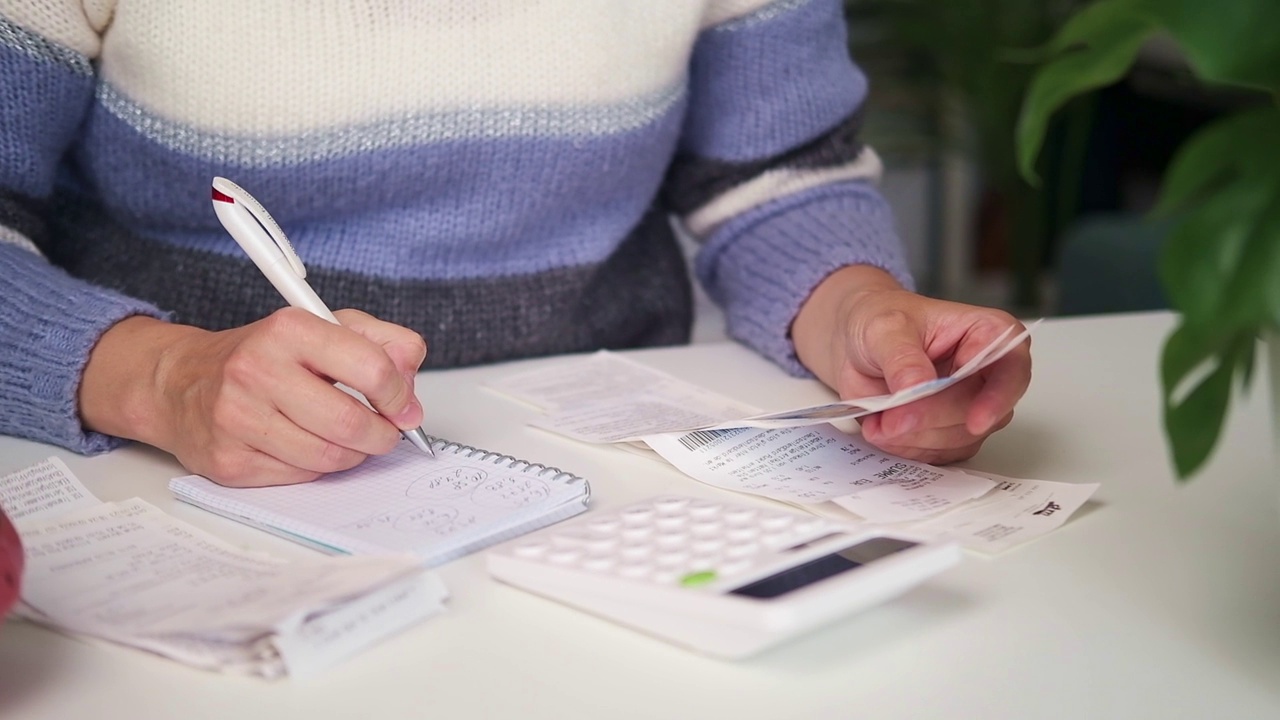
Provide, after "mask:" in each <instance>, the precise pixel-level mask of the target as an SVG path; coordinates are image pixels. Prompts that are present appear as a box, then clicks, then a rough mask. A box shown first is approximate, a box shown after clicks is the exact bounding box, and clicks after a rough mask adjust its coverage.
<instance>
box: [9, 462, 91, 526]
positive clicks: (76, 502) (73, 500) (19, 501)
mask: <svg viewBox="0 0 1280 720" xmlns="http://www.w3.org/2000/svg"><path fill="white" fill-rule="evenodd" d="M101 502H102V501H100V500H98V498H96V497H94V495H93V493H91V492H89V489H88V488H86V487H85V486H84V484H83V483H81V482H80V479H79V478H77V477H76V476H75V475H74V474H72V472H71V470H69V469H68V468H67V466H66V464H64V463H63V462H62V460H59V459H58V458H56V457H51V458H49V459H47V460H42V461H41V462H38V463H36V464H35V465H32V466H30V467H27V468H23V469H22V470H18V471H17V472H12V473H9V474H8V475H5V476H4V477H0V507H2V508H4V511H5V513H6V514H7V515H8V516H9V517H10V519H12V520H14V521H17V520H18V519H20V518H26V519H34V518H42V517H50V516H53V515H57V514H58V513H63V512H68V511H71V510H83V509H85V508H91V507H96V506H98V505H100V504H101Z"/></svg>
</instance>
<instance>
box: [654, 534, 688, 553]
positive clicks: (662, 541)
mask: <svg viewBox="0 0 1280 720" xmlns="http://www.w3.org/2000/svg"><path fill="white" fill-rule="evenodd" d="M655 542H656V543H657V544H658V547H660V548H662V549H664V550H672V549H675V548H682V547H684V546H685V545H688V544H689V536H688V535H685V534H684V533H664V534H662V535H659V536H658V538H657V540H656V541H655Z"/></svg>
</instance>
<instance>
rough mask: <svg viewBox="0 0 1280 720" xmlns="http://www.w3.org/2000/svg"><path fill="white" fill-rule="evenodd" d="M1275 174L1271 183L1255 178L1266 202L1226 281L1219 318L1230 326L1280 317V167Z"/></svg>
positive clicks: (1278, 158) (1253, 324)
mask: <svg viewBox="0 0 1280 720" xmlns="http://www.w3.org/2000/svg"><path fill="white" fill-rule="evenodd" d="M1276 162H1280V156H1276ZM1272 174H1273V176H1274V177H1272V178H1270V180H1271V182H1269V183H1267V182H1264V181H1261V180H1259V181H1255V182H1254V186H1255V187H1257V188H1259V189H1260V191H1261V192H1262V193H1263V194H1264V197H1265V205H1264V206H1263V207H1261V208H1260V209H1259V210H1258V211H1257V212H1256V213H1255V214H1254V216H1253V217H1252V218H1250V219H1249V220H1248V224H1249V225H1250V226H1251V227H1250V230H1249V234H1248V236H1247V237H1246V238H1245V239H1244V246H1243V248H1242V250H1241V253H1240V261H1239V262H1238V263H1237V265H1236V270H1235V272H1234V273H1232V276H1231V279H1230V280H1229V281H1228V282H1227V283H1226V287H1225V296H1224V298H1223V302H1222V314H1221V317H1220V318H1219V320H1218V321H1219V322H1220V323H1223V324H1225V325H1227V326H1230V327H1239V328H1257V327H1259V326H1261V325H1263V324H1265V323H1267V322H1268V321H1270V322H1273V323H1274V322H1276V321H1277V319H1280V293H1277V291H1276V287H1277V286H1278V285H1280V168H1277V169H1275V170H1273V171H1272Z"/></svg>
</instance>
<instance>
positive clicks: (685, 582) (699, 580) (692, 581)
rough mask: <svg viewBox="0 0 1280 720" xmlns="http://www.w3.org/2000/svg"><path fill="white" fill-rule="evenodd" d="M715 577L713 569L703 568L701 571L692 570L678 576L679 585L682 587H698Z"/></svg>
mask: <svg viewBox="0 0 1280 720" xmlns="http://www.w3.org/2000/svg"><path fill="white" fill-rule="evenodd" d="M715 579H716V571H715V570H703V571H701V572H693V573H689V574H688V575H685V576H684V577H682V578H680V585H681V586H683V587H698V586H699V585H706V584H707V583H709V582H712V581H714V580H715Z"/></svg>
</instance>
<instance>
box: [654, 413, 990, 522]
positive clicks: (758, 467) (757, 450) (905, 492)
mask: <svg viewBox="0 0 1280 720" xmlns="http://www.w3.org/2000/svg"><path fill="white" fill-rule="evenodd" d="M645 442H646V443H647V444H648V445H649V447H651V448H653V449H654V451H656V452H657V453H658V454H659V455H661V456H662V457H663V458H665V459H666V460H667V461H668V462H670V463H671V464H672V465H675V466H676V467H677V468H679V469H680V470H681V471H682V472H684V473H685V474H687V475H689V476H691V477H693V478H696V479H698V480H701V481H703V482H705V483H707V484H709V485H714V486H716V487H721V488H725V489H729V490H738V491H741V492H748V493H754V494H757V495H763V496H764V497H769V498H773V499H775V500H782V501H784V502H790V503H795V504H799V505H814V504H818V503H824V502H833V503H835V504H836V505H838V506H839V507H841V508H844V509H845V510H847V511H849V512H852V513H854V514H856V515H858V516H859V517H860V518H862V519H864V520H868V521H872V522H879V523H897V522H904V521H910V520H920V519H924V518H928V517H931V516H933V515H936V514H938V513H941V512H945V511H947V510H949V509H951V508H954V507H956V506H958V505H959V504H961V503H963V502H965V501H968V500H971V499H973V498H976V497H979V496H981V495H983V494H984V493H986V492H987V491H989V490H991V488H993V487H995V484H996V483H995V482H994V481H992V480H988V479H987V478H983V477H979V476H977V475H970V474H968V473H965V472H963V471H961V470H955V469H950V468H940V467H934V466H932V465H928V464H926V463H920V462H914V461H911V460H905V459H903V458H900V457H896V456H894V455H889V454H886V453H884V452H881V451H880V450H878V449H876V448H875V447H873V446H872V445H871V444H870V443H867V442H866V441H865V440H863V439H862V438H861V437H859V436H856V435H848V434H845V433H843V432H841V431H839V430H837V429H836V428H834V427H832V426H830V425H821V426H817V427H807V428H782V429H774V430H765V429H759V428H735V429H730V430H700V431H695V432H692V433H684V434H667V435H658V436H650V437H646V438H645Z"/></svg>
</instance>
